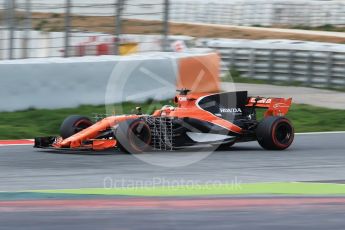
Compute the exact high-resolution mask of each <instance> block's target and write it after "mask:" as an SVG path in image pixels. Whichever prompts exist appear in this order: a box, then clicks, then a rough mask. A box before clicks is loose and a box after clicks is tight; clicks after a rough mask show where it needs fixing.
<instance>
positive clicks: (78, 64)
mask: <svg viewBox="0 0 345 230" xmlns="http://www.w3.org/2000/svg"><path fill="white" fill-rule="evenodd" d="M209 51H210V50H204V49H200V50H194V51H192V50H191V51H190V52H189V53H183V54H181V53H180V54H178V53H160V52H158V53H149V54H145V55H133V56H126V57H119V56H101V57H79V58H67V59H63V58H47V59H26V60H13V61H1V62H0V111H16V110H25V109H28V108H47V109H55V108H67V107H75V106H78V105H82V104H92V105H99V104H104V103H105V102H106V103H115V102H119V101H143V100H146V99H149V98H154V99H168V98H171V97H172V96H174V93H175V88H176V81H177V77H178V60H179V59H180V58H185V57H191V58H192V57H194V56H203V55H207V52H209Z"/></svg>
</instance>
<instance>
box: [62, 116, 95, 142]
mask: <svg viewBox="0 0 345 230" xmlns="http://www.w3.org/2000/svg"><path fill="white" fill-rule="evenodd" d="M92 124H93V123H92V121H91V120H90V119H89V118H88V117H84V116H80V115H71V116H69V117H67V118H66V119H65V120H64V121H63V122H62V124H61V126H60V136H61V137H62V138H64V139H66V138H68V137H70V136H73V135H74V134H76V133H78V132H80V131H82V130H83V129H86V128H88V127H90V126H91V125H92Z"/></svg>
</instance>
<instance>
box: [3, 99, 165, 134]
mask: <svg viewBox="0 0 345 230" xmlns="http://www.w3.org/2000/svg"><path fill="white" fill-rule="evenodd" d="M165 104H171V102H170V101H163V102H151V103H142V104H139V103H137V104H134V103H123V104H122V106H120V105H115V106H114V109H115V112H116V111H117V112H118V113H120V112H121V114H130V113H135V107H137V106H141V107H142V111H143V112H144V113H152V112H153V111H154V110H155V109H158V108H161V107H162V106H163V105H165ZM120 108H121V109H120ZM112 112H113V111H112ZM94 113H97V114H105V113H106V108H105V106H104V105H100V106H89V105H83V106H80V107H78V108H68V109H56V110H48V109H29V110H26V111H18V112H1V113H0V140H1V139H2V140H4V139H26V138H30V139H31V138H34V137H36V136H50V135H53V136H54V135H57V134H58V132H59V127H60V124H61V122H62V121H63V120H64V119H65V118H66V117H67V116H69V115H75V114H78V115H85V116H88V117H90V118H92V117H93V115H94Z"/></svg>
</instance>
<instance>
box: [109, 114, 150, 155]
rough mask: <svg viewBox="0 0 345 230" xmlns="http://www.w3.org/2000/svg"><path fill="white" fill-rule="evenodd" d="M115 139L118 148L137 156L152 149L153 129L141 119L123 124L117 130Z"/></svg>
mask: <svg viewBox="0 0 345 230" xmlns="http://www.w3.org/2000/svg"><path fill="white" fill-rule="evenodd" d="M115 137H116V140H117V142H118V146H119V147H120V148H121V149H122V150H123V151H125V152H128V153H132V154H136V153H143V152H146V151H149V150H150V149H151V145H150V144H151V140H152V133H151V129H150V127H149V125H148V124H147V123H146V122H145V121H143V120H141V119H135V120H130V121H125V122H121V123H120V124H119V125H118V127H117V129H116V133H115Z"/></svg>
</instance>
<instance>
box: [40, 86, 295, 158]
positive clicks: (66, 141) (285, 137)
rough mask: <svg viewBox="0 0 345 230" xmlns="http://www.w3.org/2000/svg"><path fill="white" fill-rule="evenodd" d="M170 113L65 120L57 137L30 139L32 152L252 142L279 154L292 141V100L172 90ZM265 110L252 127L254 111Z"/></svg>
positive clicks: (141, 149)
mask: <svg viewBox="0 0 345 230" xmlns="http://www.w3.org/2000/svg"><path fill="white" fill-rule="evenodd" d="M178 92H179V94H178V95H177V96H176V97H175V99H174V102H175V104H176V107H173V106H171V105H166V106H163V107H162V108H161V109H159V110H156V111H155V112H154V113H153V114H152V115H143V114H141V110H140V109H139V108H138V113H137V114H133V115H121V116H115V115H114V116H108V117H105V118H104V119H101V120H99V121H98V122H96V123H93V122H92V121H91V120H90V119H89V118H87V117H84V116H78V115H72V116H69V117H67V118H66V119H65V120H64V121H63V123H62V125H61V127H60V137H38V138H35V146H34V147H36V148H49V149H60V150H64V149H69V150H105V149H111V148H117V147H119V148H121V149H122V150H124V151H126V152H130V153H141V152H145V151H151V150H175V149H181V148H185V147H192V146H201V145H210V146H215V148H217V149H228V148H230V146H232V145H233V144H235V143H237V142H249V141H258V142H259V144H260V145H261V146H262V147H263V148H264V149H267V150H284V149H286V148H288V147H289V146H290V145H291V144H292V142H293V139H294V128H293V127H292V125H291V123H290V121H289V120H288V119H287V118H285V117H284V116H285V115H286V114H287V112H288V110H289V108H290V106H291V103H292V99H291V98H289V99H283V98H262V97H248V95H247V94H248V93H247V92H246V91H240V92H226V93H215V94H205V93H204V94H200V93H198V94H193V93H190V90H188V89H181V90H178ZM258 108H263V109H265V113H264V118H263V119H262V120H261V121H258V119H257V116H256V110H257V109H258Z"/></svg>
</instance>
